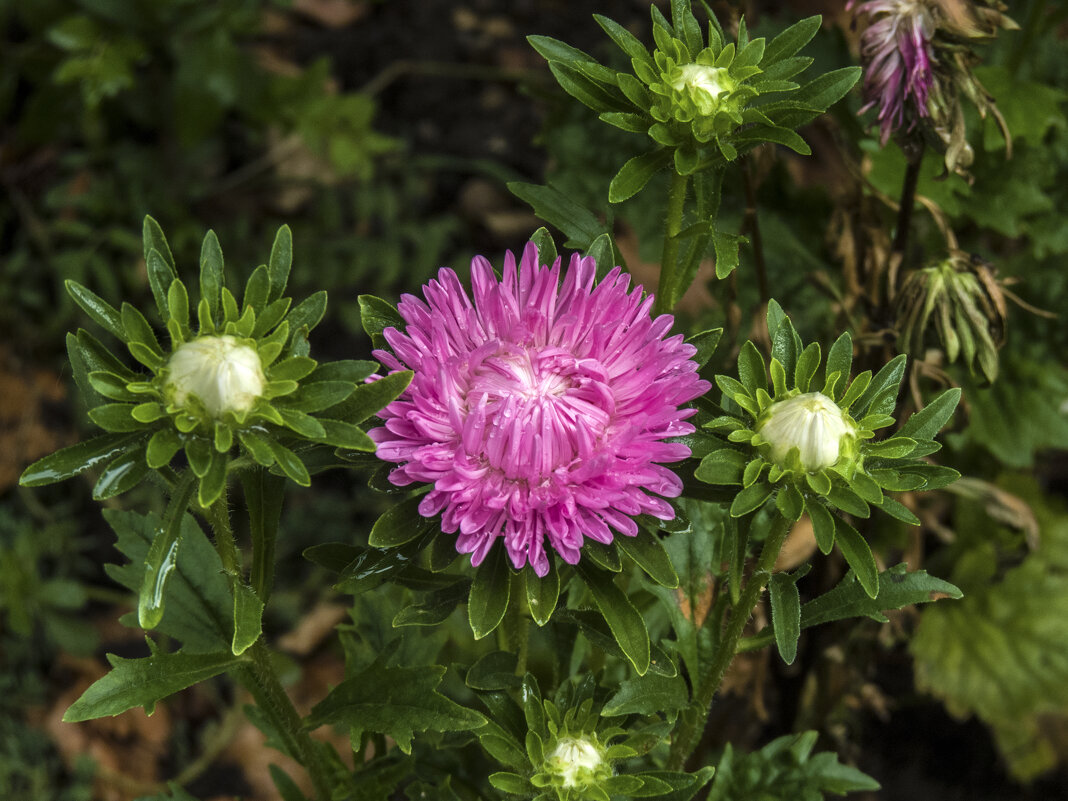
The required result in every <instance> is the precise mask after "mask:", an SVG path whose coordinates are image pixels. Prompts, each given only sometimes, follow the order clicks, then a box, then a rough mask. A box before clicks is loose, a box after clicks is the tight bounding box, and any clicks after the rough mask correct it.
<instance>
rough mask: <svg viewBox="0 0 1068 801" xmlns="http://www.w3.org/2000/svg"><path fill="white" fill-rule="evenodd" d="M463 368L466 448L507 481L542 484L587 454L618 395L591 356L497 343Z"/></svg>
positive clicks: (609, 418)
mask: <svg viewBox="0 0 1068 801" xmlns="http://www.w3.org/2000/svg"><path fill="white" fill-rule="evenodd" d="M468 370H469V372H468V387H467V392H466V396H465V401H466V402H465V404H464V405H465V407H466V412H467V417H466V419H465V420H464V425H463V440H464V447H465V449H466V450H467V452H468V453H471V454H478V456H479V458H480V459H482V460H484V463H485V464H488V465H489V466H490V467H492V468H495V469H497V470H500V471H502V472H503V473H504V475H505V477H506V478H508V479H512V480H526V481H530V482H534V483H542V482H544V481H545V480H546V479H548V478H549V476H550V475H551V474H552V473H553V472H555V471H556V470H558V469H560V468H567V467H568V466H569V465H571V464H572V463H573V462H575V461H576V460H583V461H585V460H587V459H589V458H590V456H591V455H592V454H593V453H594V452H595V451H596V450H597V448H598V447H599V446H600V443H601V441H602V439H603V436H604V433H605V430H606V429H607V428H608V426H609V424H610V423H611V421H612V416H613V413H614V411H615V397H614V395H613V393H612V391H611V389H610V388H609V386H608V376H607V374H606V373H605V370H604V367H603V366H602V365H601V363H600V362H599V361H597V360H595V359H578V358H576V357H575V356H574V355H573V354H572V353H571V352H570V351H567V350H565V349H563V348H559V347H555V346H551V345H550V346H545V347H532V348H527V347H521V346H517V345H513V344H508V343H501V342H496V341H495V342H491V343H488V344H487V345H486V346H484V347H483V348H479V349H478V350H476V351H475V352H473V353H472V354H471V357H470V360H469V362H468Z"/></svg>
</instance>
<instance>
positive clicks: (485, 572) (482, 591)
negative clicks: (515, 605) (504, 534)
mask: <svg viewBox="0 0 1068 801" xmlns="http://www.w3.org/2000/svg"><path fill="white" fill-rule="evenodd" d="M507 558H508V557H507V554H506V553H505V549H504V543H503V542H502V543H499V544H497V546H496V547H494V548H491V549H490V552H489V555H488V556H487V557H486V560H485V561H484V562H483V563H482V564H481V565H479V567H478V570H477V571H476V572H475V580H474V583H473V584H472V585H471V595H470V597H469V598H468V603H467V620H468V622H469V623H470V624H471V631H472V633H474V635H475V639H476V640H481V639H482V638H483V637H485V636H486V635H487V634H490V633H492V632H493V630H494V629H496V628H497V626H499V625H500V623H501V621H502V620H503V619H504V613H505V610H507V609H508V598H509V593H510V588H511V584H512V581H511V571H510V569H509V568H508V562H507ZM516 600H517V601H518V599H516Z"/></svg>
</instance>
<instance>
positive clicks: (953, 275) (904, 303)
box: [896, 251, 1007, 382]
mask: <svg viewBox="0 0 1068 801" xmlns="http://www.w3.org/2000/svg"><path fill="white" fill-rule="evenodd" d="M1005 295H1006V290H1005V289H1004V287H1003V286H1002V284H1001V283H1000V282H999V281H998V280H997V279H996V278H995V277H994V271H993V269H992V268H991V266H990V265H989V264H987V263H986V262H984V261H982V260H981V259H978V258H976V257H974V256H971V255H969V254H967V253H964V252H962V251H953V252H952V253H951V254H950V256H949V258H946V259H943V260H941V261H939V262H937V263H935V264H932V265H930V266H928V267H924V268H922V269H919V270H913V271H912V272H910V273H909V274H908V277H907V278H906V279H905V282H904V284H903V285H902V287H901V290H900V292H899V293H898V296H897V301H896V303H897V334H898V338H899V341H900V343H901V348H902V350H904V351H906V352H908V353H911V354H912V355H914V356H916V357H917V358H922V357H923V356H924V350H925V347H926V344H927V342H928V340H929V339H931V337H930V334H931V333H932V331H934V332H937V341H938V342H939V344H940V345H941V347H942V350H943V351H944V352H945V354H946V360H947V361H948V362H950V363H952V362H955V361H957V359H958V357H961V356H963V361H964V363H965V364H967V365H968V368H969V369H970V370H973V371H974V370H975V367H976V366H978V367H979V369H980V370H981V371H982V373H983V376H984V377H985V378H986V380H987V381H989V382H993V381H994V380H995V379H996V378H997V375H998V350H999V349H1000V348H1001V346H1002V344H1003V343H1004V341H1005V326H1006V323H1007V308H1006V303H1005Z"/></svg>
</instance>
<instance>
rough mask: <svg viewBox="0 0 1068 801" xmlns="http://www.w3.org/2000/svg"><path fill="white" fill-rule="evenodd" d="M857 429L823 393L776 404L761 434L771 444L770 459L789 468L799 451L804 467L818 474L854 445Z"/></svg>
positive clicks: (764, 421)
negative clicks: (794, 452)
mask: <svg viewBox="0 0 1068 801" xmlns="http://www.w3.org/2000/svg"><path fill="white" fill-rule="evenodd" d="M855 431H856V427H855V425H854V424H853V422H852V421H851V420H850V419H849V418H848V417H847V416H846V415H845V414H843V413H842V410H841V409H839V408H838V405H837V404H836V403H835V402H834V401H833V400H831V399H830V398H828V397H827V396H826V395H824V394H823V393H821V392H807V393H805V394H804V395H796V396H795V397H793V398H788V399H787V400H783V401H779V402H778V403H773V404H772V405H771V406H769V407H768V409H767V411H766V412H765V413H764V420H763V422H762V423H761V424H760V426H759V427H758V428H757V433H759V434H760V436H761V437H762V438H763V439H764V440H765V441H766V442H767V443H768V445H769V446H770V451H769V453H768V458H769V459H770V460H771V461H772V462H774V463H776V464H778V465H780V466H782V467H785V466H786V457H787V456H788V454H789V453H790V451H791V450H792V449H793V448H797V450H798V453H799V455H800V459H801V467H802V468H804V469H805V470H807V471H809V472H810V473H811V472H815V471H817V470H822V469H823V468H825V467H831V466H832V465H834V464H836V463H837V462H838V460H839V458H840V457H841V456H842V455H843V450H846V449H847V448H848V446H849V445H850V444H851V443H852V441H853V439H854V435H855Z"/></svg>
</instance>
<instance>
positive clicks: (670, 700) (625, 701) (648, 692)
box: [601, 673, 690, 716]
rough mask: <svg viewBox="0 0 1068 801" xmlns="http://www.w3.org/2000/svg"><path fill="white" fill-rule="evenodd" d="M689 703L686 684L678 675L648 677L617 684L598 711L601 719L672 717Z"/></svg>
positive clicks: (653, 675) (650, 674)
mask: <svg viewBox="0 0 1068 801" xmlns="http://www.w3.org/2000/svg"><path fill="white" fill-rule="evenodd" d="M689 701H690V694H689V692H688V691H687V689H686V680H685V679H683V678H682V676H680V675H676V676H671V677H668V676H661V675H658V674H656V673H649V674H647V675H645V676H641V677H639V678H632V679H627V680H625V681H623V682H622V683H620V685H619V689H618V690H616V692H615V694H613V695H612V696H611V697H610V698H609V699H608V701H606V702H605V705H604V708H603V709H602V710H601V714H602V715H610V716H615V715H656V714H661V713H667V714H671V713H673V712H678V711H679V710H680V709H683V708H684V707H685V706H686V705H687V704H688V703H689Z"/></svg>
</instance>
